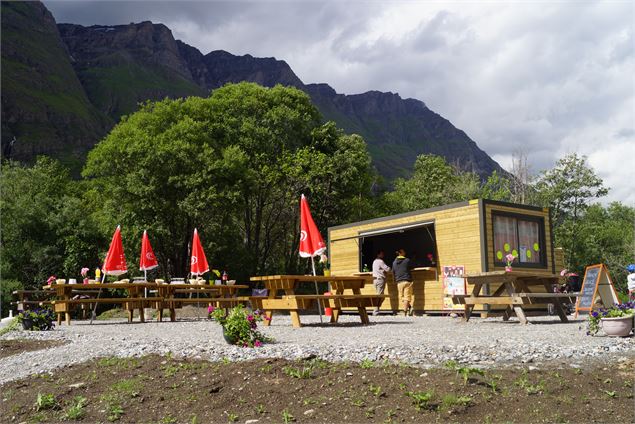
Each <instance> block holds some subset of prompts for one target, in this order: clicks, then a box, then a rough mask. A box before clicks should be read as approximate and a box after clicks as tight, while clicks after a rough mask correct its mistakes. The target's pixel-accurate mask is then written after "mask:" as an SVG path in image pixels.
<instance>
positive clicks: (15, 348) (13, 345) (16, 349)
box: [0, 339, 65, 359]
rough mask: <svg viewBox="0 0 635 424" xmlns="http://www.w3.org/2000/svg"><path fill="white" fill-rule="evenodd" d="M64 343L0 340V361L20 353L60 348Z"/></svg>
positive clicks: (54, 341)
mask: <svg viewBox="0 0 635 424" xmlns="http://www.w3.org/2000/svg"><path fill="white" fill-rule="evenodd" d="M64 343H65V342H62V341H58V340H28V339H16V340H0V359H2V358H6V357H7V356H11V355H17V354H18V353H22V352H31V351H34V350H41V349H48V348H50V347H55V346H61V345H63V344H64Z"/></svg>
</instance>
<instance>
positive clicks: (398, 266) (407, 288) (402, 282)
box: [392, 249, 413, 315]
mask: <svg viewBox="0 0 635 424" xmlns="http://www.w3.org/2000/svg"><path fill="white" fill-rule="evenodd" d="M392 272H393V273H394V275H395V283H397V289H398V291H399V296H401V299H402V302H403V311H404V315H412V306H411V304H412V286H413V281H412V274H410V259H408V258H407V257H406V251H405V250H404V249H399V250H397V257H396V258H395V261H394V262H393V263H392Z"/></svg>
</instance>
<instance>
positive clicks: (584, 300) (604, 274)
mask: <svg viewBox="0 0 635 424" xmlns="http://www.w3.org/2000/svg"><path fill="white" fill-rule="evenodd" d="M598 295H599V297H600V299H601V300H602V304H603V305H604V306H605V307H608V306H611V305H612V304H614V303H619V299H618V297H617V293H616V292H615V288H614V287H613V282H612V281H611V276H610V275H609V270H608V269H607V268H606V267H605V266H604V265H603V264H598V265H591V266H588V267H587V268H586V270H585V271H584V279H583V280H582V288H581V289H580V295H579V296H578V301H577V302H576V305H575V312H576V315H578V314H579V313H580V312H587V313H588V312H590V311H591V310H592V309H593V305H594V303H595V300H596V298H597V296H598Z"/></svg>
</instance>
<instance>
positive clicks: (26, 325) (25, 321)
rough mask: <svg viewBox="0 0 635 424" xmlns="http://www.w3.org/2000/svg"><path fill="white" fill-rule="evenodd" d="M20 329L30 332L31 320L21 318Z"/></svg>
mask: <svg viewBox="0 0 635 424" xmlns="http://www.w3.org/2000/svg"><path fill="white" fill-rule="evenodd" d="M22 328H23V329H24V330H31V329H32V328H33V320H32V319H31V318H22Z"/></svg>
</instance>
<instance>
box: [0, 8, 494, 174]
mask: <svg viewBox="0 0 635 424" xmlns="http://www.w3.org/2000/svg"><path fill="white" fill-rule="evenodd" d="M5 3H6V2H2V8H3V16H4V12H5V9H7V10H10V9H15V7H12V6H11V5H9V4H5ZM34 5H35V6H34ZM20 7H21V8H29V7H30V8H32V9H33V8H34V7H35V8H36V9H37V8H41V9H44V10H46V8H45V7H44V6H43V5H42V4H41V3H26V4H25V3H23V4H20ZM47 12H48V11H47ZM49 14H50V13H49ZM51 18H52V19H53V22H54V18H53V17H52V15H51ZM4 21H5V20H4V17H3V31H4V26H5V22H4ZM56 27H57V31H58V34H59V38H60V40H61V43H60V44H61V45H60V46H57V47H56V48H57V49H58V50H59V49H60V48H62V49H63V50H64V51H65V52H66V53H67V59H68V62H69V63H70V64H71V65H72V69H73V70H74V73H75V75H76V79H77V80H78V81H79V82H80V84H81V88H82V90H83V92H84V95H85V97H86V98H87V99H88V101H89V103H90V105H86V110H89V109H90V110H94V109H96V110H97V112H98V113H99V114H101V115H102V116H104V117H105V119H106V120H105V121H104V122H102V126H101V127H100V128H101V132H100V134H99V136H98V137H92V138H91V136H89V135H84V136H83V137H82V140H83V146H84V150H88V149H89V148H90V147H92V146H93V145H94V144H95V143H96V142H98V141H99V139H100V138H101V137H103V136H104V135H105V134H106V133H107V131H108V130H109V129H110V128H111V127H112V125H113V123H114V122H116V121H118V120H119V119H120V117H121V116H123V115H126V114H129V113H132V112H134V111H135V110H136V108H137V107H138V106H137V105H138V103H139V102H144V101H147V100H158V99H162V98H164V97H172V98H176V97H184V96H189V95H198V96H206V95H208V94H209V92H210V91H211V90H213V89H215V88H218V87H221V86H222V85H224V84H227V83H235V82H240V81H249V82H255V83H258V84H261V85H263V86H267V87H272V86H274V85H276V84H282V85H286V86H293V87H296V88H298V89H300V90H303V91H305V92H306V93H307V94H308V95H309V96H310V97H311V99H312V101H313V103H314V104H315V105H316V107H317V108H318V109H319V110H320V112H321V113H322V115H323V116H324V119H325V120H333V121H335V122H336V123H337V125H338V126H339V127H341V128H343V129H344V131H346V132H348V133H358V134H360V135H362V136H363V137H364V139H365V140H366V141H367V144H368V149H369V152H370V153H371V156H372V157H373V163H374V165H375V166H376V168H377V170H378V171H379V173H380V174H381V175H383V176H384V177H385V178H386V179H388V180H392V179H394V178H396V177H406V176H408V175H409V174H410V173H411V172H412V165H413V163H414V160H415V158H416V156H417V155H418V154H422V153H431V154H438V155H441V156H443V157H445V158H446V160H447V161H448V162H449V163H452V164H455V165H457V166H458V167H459V168H461V169H463V170H466V171H474V172H476V173H477V174H479V175H480V176H481V177H482V178H485V177H486V176H487V175H489V174H490V173H491V172H492V171H494V170H496V171H499V172H500V171H502V169H501V167H500V166H499V165H498V164H497V163H496V162H495V161H494V160H493V159H492V158H491V157H489V156H488V155H487V154H486V153H485V152H484V151H482V150H481V149H480V148H479V147H478V145H477V144H476V143H475V142H474V141H473V140H471V139H470V138H469V137H468V136H467V134H466V133H465V132H463V131H462V130H460V129H458V128H456V127H455V126H454V125H452V123H451V122H450V121H448V120H447V119H445V118H443V117H442V116H440V115H439V114H437V113H435V112H434V111H432V110H430V109H429V108H428V107H427V106H426V104H425V103H424V102H423V101H420V100H417V99H411V98H405V99H404V98H401V96H399V94H397V93H391V92H380V91H376V90H371V91H368V92H365V93H359V94H349V95H347V94H341V93H337V92H336V91H335V90H334V89H333V88H332V87H330V86H329V85H328V84H326V83H314V84H305V83H304V82H302V80H301V79H300V78H299V77H298V76H297V75H296V74H295V73H294V71H293V69H292V68H291V67H290V66H289V64H288V63H287V62H285V61H284V60H280V59H276V58H273V57H268V58H259V57H254V56H251V55H248V54H247V55H243V56H236V55H233V54H231V53H229V52H227V51H224V50H215V51H211V52H209V53H207V54H203V53H202V52H201V51H199V50H198V49H197V48H195V47H193V46H190V45H188V44H186V43H184V42H183V41H181V40H176V39H175V38H174V36H173V35H172V32H171V30H170V29H169V28H168V27H167V26H165V25H163V24H155V23H152V22H150V21H143V22H140V23H132V24H124V25H92V26H82V25H77V24H72V23H60V24H57V25H56ZM23 30H24V32H26V35H28V34H29V33H30V32H32V31H33V29H32V28H29V27H27V26H25V28H23ZM26 35H25V36H26ZM2 59H3V62H4V61H5V60H6V59H8V60H12V59H14V58H13V57H8V55H5V49H4V41H3V51H2ZM22 59H23V62H24V58H22ZM44 65H47V63H45V64H44ZM3 71H4V65H3ZM3 74H4V73H3ZM7 83H8V84H9V85H12V84H13V81H11V80H7ZM3 87H6V85H5V78H4V75H3ZM14 95H15V96H19V93H15V94H14ZM4 107H5V98H4V94H3V122H4V120H5V114H4ZM7 118H11V117H9V116H8V117H7ZM3 129H4V123H3ZM56 131H57V133H59V134H62V135H63V134H64V131H65V127H64V125H59V126H58V128H56ZM98 132H99V131H98ZM17 135H18V136H19V137H18V138H20V137H21V136H22V135H20V134H17ZM2 141H3V147H4V145H5V144H6V142H7V140H6V138H5V135H4V132H3V139H2ZM58 144H59V143H58ZM80 144H81V143H80ZM58 147H59V146H58ZM58 150H59V149H58ZM62 150H63V149H62ZM33 153H36V152H33ZM80 153H81V152H80ZM27 156H28V155H27ZM22 159H23V158H22ZM26 159H27V160H28V159H29V158H28V157H27V158H26ZM31 159H32V158H31ZM503 172H504V171H503Z"/></svg>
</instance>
